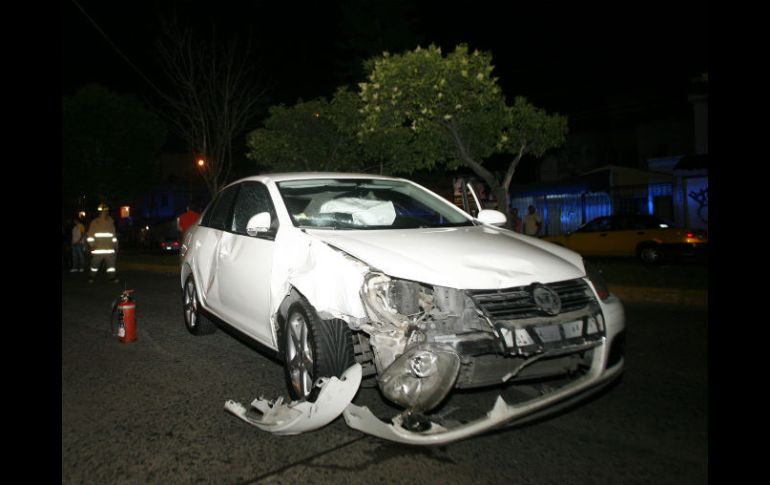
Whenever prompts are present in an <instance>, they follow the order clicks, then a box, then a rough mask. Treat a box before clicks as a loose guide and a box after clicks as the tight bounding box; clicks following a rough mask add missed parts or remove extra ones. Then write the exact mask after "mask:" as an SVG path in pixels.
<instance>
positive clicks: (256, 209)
mask: <svg viewBox="0 0 770 485" xmlns="http://www.w3.org/2000/svg"><path fill="white" fill-rule="evenodd" d="M261 212H268V213H269V214H270V216H271V221H272V225H271V228H270V231H267V232H264V233H258V234H257V235H256V236H250V235H248V234H247V233H246V224H247V223H248V221H249V219H251V218H252V217H253V216H255V215H257V214H259V213H261ZM277 230H278V219H277V217H276V213H275V208H274V206H273V203H272V200H271V199H270V194H269V192H268V190H267V187H266V186H265V185H264V184H262V183H261V182H243V183H242V184H241V185H240V190H239V192H238V195H237V197H236V200H235V205H234V208H233V217H232V222H231V225H230V228H229V230H228V231H225V232H224V233H223V235H222V239H221V241H220V250H219V252H218V263H217V271H218V278H219V282H220V286H219V299H220V302H221V311H222V315H223V317H224V318H225V320H226V321H228V322H229V323H231V324H232V325H233V326H235V327H237V328H238V329H239V330H241V331H242V332H244V333H246V334H248V335H250V336H251V337H253V338H255V339H257V340H259V341H260V342H262V343H264V344H266V345H268V346H270V347H272V346H273V342H272V338H273V333H272V330H271V326H270V279H271V276H272V268H273V250H274V245H275V235H276V233H277Z"/></svg>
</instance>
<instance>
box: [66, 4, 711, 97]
mask: <svg viewBox="0 0 770 485" xmlns="http://www.w3.org/2000/svg"><path fill="white" fill-rule="evenodd" d="M78 3H79V4H80V5H81V6H82V7H83V9H84V10H85V11H86V12H87V13H88V14H89V15H90V16H91V17H92V18H93V19H94V21H95V22H96V23H97V24H98V25H99V26H100V27H101V28H102V29H103V30H104V32H105V33H106V35H107V36H108V37H109V38H110V39H111V40H112V41H113V42H114V43H115V44H116V45H117V46H118V48H119V49H121V50H122V51H123V52H124V53H125V55H126V56H127V57H128V58H129V59H131V60H132V61H133V62H134V63H135V64H136V65H137V66H138V67H139V68H140V69H141V70H142V71H143V72H145V74H146V75H147V76H148V77H149V78H150V79H152V80H153V81H154V82H158V83H162V79H161V74H160V72H159V70H158V69H157V55H156V54H155V51H154V50H155V42H156V39H157V37H158V35H159V30H160V29H159V24H160V22H159V19H160V18H161V17H162V16H164V15H165V16H167V15H168V13H169V11H170V10H171V7H172V6H173V7H174V8H175V9H176V10H177V11H178V14H179V16H180V18H182V19H185V21H189V22H191V23H194V24H195V26H196V28H197V29H199V32H200V35H204V36H205V35H207V34H208V29H210V28H211V26H212V25H217V28H218V30H219V31H220V32H237V33H238V35H239V36H241V37H244V36H247V35H251V36H252V38H253V39H254V41H255V51H256V53H257V54H259V55H260V56H261V66H262V70H263V72H264V73H265V75H266V77H267V78H270V79H271V80H272V81H273V84H274V86H275V88H274V90H273V93H274V97H275V99H276V100H277V101H282V102H289V103H290V102H293V101H294V100H295V99H296V98H298V97H303V98H305V99H308V98H312V97H315V96H319V95H330V94H331V93H332V91H333V89H334V87H335V85H336V83H337V82H338V78H339V70H340V69H341V68H342V69H344V63H345V62H347V61H348V60H349V58H350V57H351V54H350V50H351V47H350V46H349V45H348V46H346V45H345V43H346V42H349V43H353V44H355V43H356V42H361V43H365V42H366V41H368V40H369V39H366V38H362V37H360V35H362V34H358V35H359V37H355V35H356V34H355V32H356V30H359V31H361V30H363V31H364V32H366V31H367V30H368V31H370V32H371V31H373V30H375V29H381V28H382V24H383V23H385V25H386V27H387V28H389V29H390V30H391V34H392V31H396V34H394V35H392V38H395V39H396V43H398V42H400V41H401V39H402V38H403V36H400V37H399V32H408V34H410V35H412V36H413V37H414V39H415V40H417V41H420V42H421V43H423V44H427V43H430V42H435V43H437V44H439V45H441V46H442V47H444V48H445V49H449V48H451V47H453V46H454V45H455V44H457V43H458V42H466V43H468V44H469V45H470V46H471V47H472V48H479V49H482V50H488V51H491V52H492V53H493V56H494V62H495V65H496V74H497V75H498V76H499V77H500V79H501V83H502V85H503V88H504V91H505V92H506V94H508V95H509V96H513V95H524V96H527V97H528V98H530V99H531V100H532V101H533V102H534V103H535V104H537V105H540V106H544V107H546V108H548V109H551V110H555V111H560V112H568V111H571V110H576V109H585V108H587V107H590V106H592V105H596V104H597V103H601V102H602V100H606V99H613V98H617V97H624V96H635V93H637V92H639V91H645V92H656V93H658V94H659V95H660V96H674V95H677V93H679V95H682V96H686V94H685V93H686V89H687V86H688V82H689V79H690V78H691V77H693V76H694V75H695V74H697V73H698V72H703V71H707V70H708V67H707V59H708V57H707V52H708V49H707V46H708V40H707V39H708V30H707V12H706V5H705V3H703V2H699V3H697V4H696V3H694V2H693V3H691V4H688V3H686V2H685V3H682V2H669V3H664V2H655V1H652V2H642V3H638V2H632V3H628V2H611V3H602V4H600V5H601V6H597V7H594V8H588V7H586V6H585V5H583V4H585V3H590V2H542V1H539V2H533V3H534V4H535V5H531V6H526V5H527V3H526V2H521V1H516V2H500V1H496V2H485V1H481V0H480V1H475V2H462V3H454V2H451V1H441V2H438V1H424V2H416V1H415V2H406V1H392V2H391V5H394V6H393V7H392V8H390V10H388V11H387V12H390V13H387V12H386V13H383V10H382V9H380V10H376V9H375V10H371V11H369V12H366V11H365V12H364V14H363V15H361V16H359V17H357V18H356V17H354V19H353V20H346V19H347V18H349V11H350V10H351V8H350V7H347V5H349V4H353V5H355V4H362V3H366V2H363V1H362V0H358V1H356V2H320V1H319V2H307V3H303V2H275V1H255V0H252V1H239V2H224V1H223V2H201V1H191V0H187V1H182V0H175V1H172V0H166V1H135V2H103V1H93V0H78ZM378 3H382V2H378ZM578 3H580V4H581V5H580V6H577V5H576V4H578ZM354 10H355V9H354ZM358 10H362V9H361V8H359V9H358ZM372 12H373V13H372ZM367 13H368V14H369V15H367ZM373 17H380V18H379V19H378V18H373ZM399 24H403V25H399ZM399 28H401V30H399ZM351 32H354V34H353V35H351ZM62 35H63V43H62V60H63V79H62V81H63V82H62V89H63V93H64V94H71V93H72V92H73V91H74V90H75V89H77V88H78V87H79V86H81V85H83V84H85V83H87V82H100V83H103V84H105V85H107V86H108V87H112V88H114V89H116V90H119V91H134V92H137V91H138V92H148V91H149V88H148V85H147V84H146V83H145V82H144V81H143V80H142V79H141V77H140V76H139V75H138V74H136V72H135V71H134V70H133V69H132V68H131V67H130V66H129V65H128V63H127V62H126V61H125V60H124V59H122V58H121V56H120V55H119V54H118V53H117V52H116V51H115V49H113V48H112V47H111V46H110V45H109V44H108V42H107V41H106V40H105V38H104V37H103V36H102V35H101V34H99V33H98V31H97V30H96V29H95V28H94V26H93V25H92V24H91V23H89V21H88V20H87V19H86V17H85V16H84V15H83V14H82V13H81V12H80V11H79V10H78V9H77V8H76V6H75V3H74V2H72V0H65V2H64V3H63V29H62ZM364 35H365V34H364ZM386 37H387V35H386ZM346 39H350V40H346ZM386 42H387V39H386ZM407 43H408V41H407Z"/></svg>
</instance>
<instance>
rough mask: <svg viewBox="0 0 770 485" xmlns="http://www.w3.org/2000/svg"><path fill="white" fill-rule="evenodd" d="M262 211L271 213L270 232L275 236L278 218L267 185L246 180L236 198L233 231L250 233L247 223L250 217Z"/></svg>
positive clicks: (241, 233)
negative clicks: (247, 231) (247, 230)
mask: <svg viewBox="0 0 770 485" xmlns="http://www.w3.org/2000/svg"><path fill="white" fill-rule="evenodd" d="M260 212H269V213H270V219H271V224H270V232H271V233H272V235H273V236H274V235H275V231H276V230H277V229H278V218H277V217H276V214H275V209H274V207H273V202H272V200H271V199H270V193H269V192H268V190H267V187H265V185H264V184H262V183H260V182H244V183H243V184H241V190H240V192H238V197H237V198H236V200H235V208H234V209H233V225H232V231H233V232H234V233H235V234H240V235H243V236H246V235H248V234H247V233H246V225H247V224H248V223H249V219H251V218H252V217H254V216H255V215H257V214H259V213H260Z"/></svg>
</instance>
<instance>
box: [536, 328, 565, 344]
mask: <svg viewBox="0 0 770 485" xmlns="http://www.w3.org/2000/svg"><path fill="white" fill-rule="evenodd" d="M535 332H536V333H537V336H538V337H540V340H542V341H543V342H544V343H548V342H558V341H559V340H561V332H560V331H559V326H558V325H543V326H539V327H535Z"/></svg>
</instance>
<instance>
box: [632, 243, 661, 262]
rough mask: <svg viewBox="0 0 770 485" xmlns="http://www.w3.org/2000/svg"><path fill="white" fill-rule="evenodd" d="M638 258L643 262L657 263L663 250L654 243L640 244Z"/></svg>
mask: <svg viewBox="0 0 770 485" xmlns="http://www.w3.org/2000/svg"><path fill="white" fill-rule="evenodd" d="M638 254H639V259H641V260H642V262H643V263H645V264H657V263H660V262H661V261H662V260H663V251H662V250H661V249H660V247H659V246H658V245H656V244H647V245H644V246H641V247H640V248H639V251H638Z"/></svg>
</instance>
